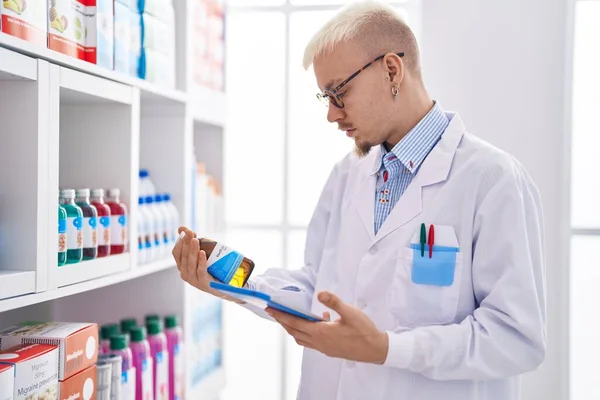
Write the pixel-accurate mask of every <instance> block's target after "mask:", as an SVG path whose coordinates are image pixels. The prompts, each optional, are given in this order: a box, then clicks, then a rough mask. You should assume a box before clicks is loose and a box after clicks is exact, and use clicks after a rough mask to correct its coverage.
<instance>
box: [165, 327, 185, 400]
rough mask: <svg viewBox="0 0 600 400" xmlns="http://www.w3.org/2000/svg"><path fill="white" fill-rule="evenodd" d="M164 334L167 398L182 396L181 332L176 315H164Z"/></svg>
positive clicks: (174, 398) (180, 397)
mask: <svg viewBox="0 0 600 400" xmlns="http://www.w3.org/2000/svg"><path fill="white" fill-rule="evenodd" d="M165 336H166V337H167V353H168V354H169V400H179V399H182V398H183V377H184V363H183V332H182V330H181V327H180V326H179V321H178V319H177V316H176V315H167V316H166V317H165Z"/></svg>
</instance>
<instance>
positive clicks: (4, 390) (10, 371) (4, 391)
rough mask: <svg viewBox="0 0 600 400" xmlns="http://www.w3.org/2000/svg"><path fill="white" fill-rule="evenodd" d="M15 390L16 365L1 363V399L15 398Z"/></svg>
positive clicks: (11, 399)
mask: <svg viewBox="0 0 600 400" xmlns="http://www.w3.org/2000/svg"><path fill="white" fill-rule="evenodd" d="M14 391H15V366H14V365H8V364H0V400H13V395H14Z"/></svg>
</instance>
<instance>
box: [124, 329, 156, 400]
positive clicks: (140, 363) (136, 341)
mask: <svg viewBox="0 0 600 400" xmlns="http://www.w3.org/2000/svg"><path fill="white" fill-rule="evenodd" d="M129 335H130V336H131V345H130V346H129V347H130V348H131V353H132V355H133V366H134V367H135V376H136V382H135V399H136V400H154V390H152V389H153V387H154V382H153V379H152V364H153V362H152V357H151V356H150V344H149V343H148V340H146V328H145V327H143V326H136V327H135V328H131V330H130V331H129Z"/></svg>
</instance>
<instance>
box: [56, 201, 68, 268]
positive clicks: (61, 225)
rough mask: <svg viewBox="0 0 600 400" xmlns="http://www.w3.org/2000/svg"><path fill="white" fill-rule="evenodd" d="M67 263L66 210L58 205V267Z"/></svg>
mask: <svg viewBox="0 0 600 400" xmlns="http://www.w3.org/2000/svg"><path fill="white" fill-rule="evenodd" d="M66 263H67V210H65V208H64V207H63V206H61V205H60V204H59V205H58V266H61V265H65V264H66Z"/></svg>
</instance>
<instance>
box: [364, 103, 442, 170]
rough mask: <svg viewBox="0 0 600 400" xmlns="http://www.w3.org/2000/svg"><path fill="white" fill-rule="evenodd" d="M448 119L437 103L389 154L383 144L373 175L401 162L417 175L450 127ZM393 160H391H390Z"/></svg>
mask: <svg viewBox="0 0 600 400" xmlns="http://www.w3.org/2000/svg"><path fill="white" fill-rule="evenodd" d="M448 123H449V120H448V117H447V116H446V113H444V110H443V109H442V107H441V106H440V104H439V103H438V102H437V101H436V102H434V105H433V107H432V108H431V110H429V112H428V113H427V114H426V115H425V116H424V117H423V119H421V120H420V121H419V122H418V123H417V125H415V126H414V128H412V129H411V130H410V131H409V132H408V133H407V134H406V136H404V137H403V138H402V140H400V142H398V144H396V146H394V148H393V149H392V150H391V151H390V152H388V151H387V150H386V148H385V146H384V145H383V144H381V145H380V146H379V147H380V157H379V160H378V162H376V163H375V165H374V168H373V170H372V171H371V175H373V174H375V173H377V172H379V171H380V170H381V169H382V168H383V169H386V167H387V165H390V163H393V162H396V161H398V160H399V161H400V162H401V163H402V164H403V165H404V167H406V169H407V170H408V171H409V172H411V173H412V174H415V173H416V172H417V170H418V169H419V167H420V166H421V164H422V163H423V161H424V160H425V158H426V157H427V154H429V152H430V151H431V149H432V148H433V147H434V146H435V144H436V143H437V141H438V140H439V138H440V137H441V136H442V134H443V133H444V131H445V130H446V128H447V127H448ZM390 158H391V159H390Z"/></svg>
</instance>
